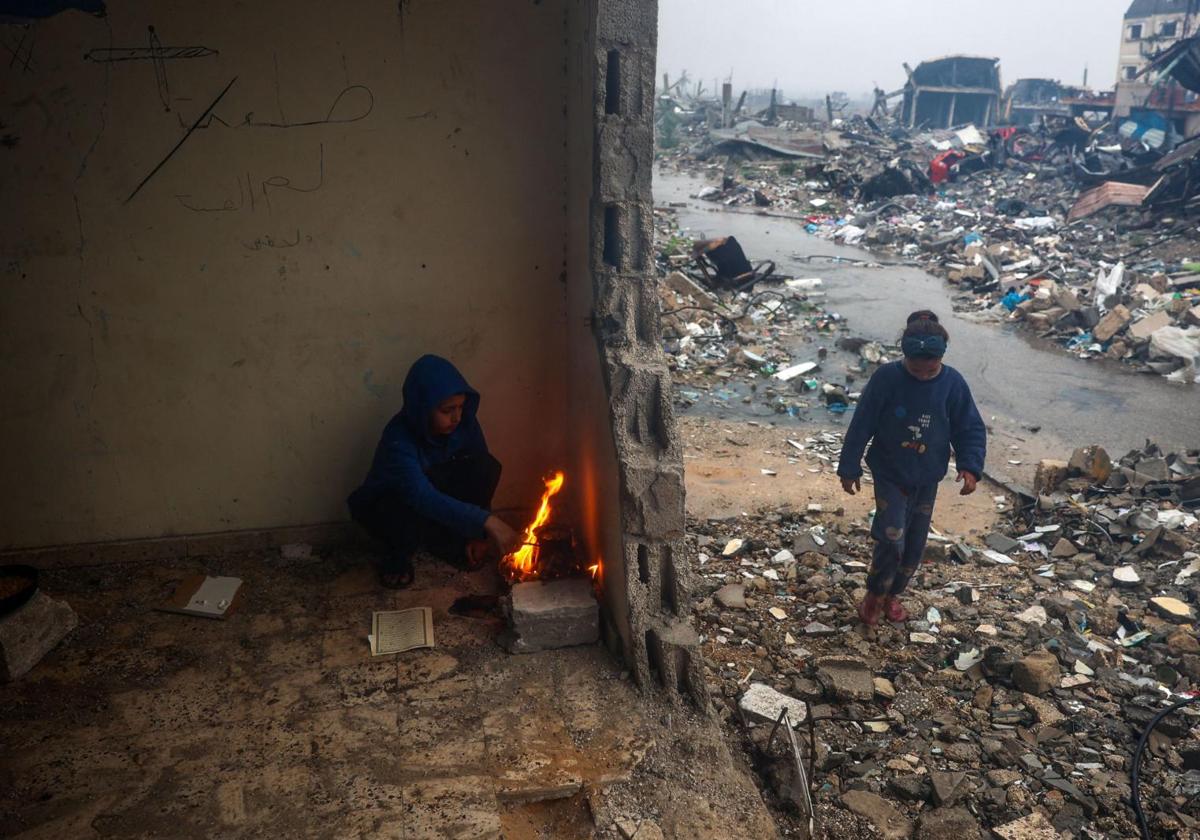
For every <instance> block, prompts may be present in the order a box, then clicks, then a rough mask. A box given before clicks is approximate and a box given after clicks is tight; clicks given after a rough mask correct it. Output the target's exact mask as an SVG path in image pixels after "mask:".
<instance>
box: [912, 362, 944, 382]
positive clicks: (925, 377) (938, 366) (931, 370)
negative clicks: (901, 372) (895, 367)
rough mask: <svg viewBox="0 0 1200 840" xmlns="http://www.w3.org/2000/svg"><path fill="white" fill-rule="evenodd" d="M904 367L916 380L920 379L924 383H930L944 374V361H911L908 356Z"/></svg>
mask: <svg viewBox="0 0 1200 840" xmlns="http://www.w3.org/2000/svg"><path fill="white" fill-rule="evenodd" d="M904 367H905V369H906V370H907V371H908V372H909V373H911V374H912V375H913V377H914V378H916V379H920V380H921V381H922V382H928V381H929V380H930V379H933V378H934V377H936V376H937V375H938V374H939V373H941V372H942V360H941V359H910V358H909V357H908V356H905V357H904Z"/></svg>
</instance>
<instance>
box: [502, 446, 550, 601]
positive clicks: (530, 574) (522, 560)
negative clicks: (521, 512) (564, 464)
mask: <svg viewBox="0 0 1200 840" xmlns="http://www.w3.org/2000/svg"><path fill="white" fill-rule="evenodd" d="M565 479H566V476H564V475H563V473H562V471H561V470H560V471H559V472H556V473H555V474H554V475H552V476H550V477H549V478H547V479H545V482H546V492H544V493H542V503H541V505H539V506H538V512H537V516H535V517H534V518H533V521H532V522H530V523H529V527H528V528H526V529H525V533H524V534H522V536H521V547H520V548H518V549H517V550H516V551H514V552H512V553H511V554H507V555H505V557H504V560H503V562H502V563H501V566H503V567H505V576H506V577H507V578H508V579H509V580H528V579H530V578H534V577H537V573H538V570H537V569H536V568H535V567H534V563H535V561H536V560H537V549H538V537H537V532H538V530H540V529H541V527H542V526H543V525H545V524H546V521H547V520H548V519H549V518H550V499H551V497H553V496H554V495H555V494H557V493H558V491H559V490H561V489H562V486H563V481H564V480H565Z"/></svg>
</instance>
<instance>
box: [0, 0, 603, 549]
mask: <svg viewBox="0 0 1200 840" xmlns="http://www.w3.org/2000/svg"><path fill="white" fill-rule="evenodd" d="M574 5H575V4H574V3H573V2H571V0H557V1H556V2H554V1H551V0H548V1H547V2H541V3H519V4H507V3H506V4H498V3H491V2H487V0H444V1H443V2H431V1H429V2H401V3H399V4H397V3H395V2H391V0H370V2H362V3H353V4H329V3H323V2H317V0H300V1H299V2H296V3H290V4H287V5H286V6H285V5H283V4H278V3H273V2H272V3H267V2H262V3H252V4H245V3H235V2H231V0H219V2H214V3H209V4H201V5H196V4H171V5H170V6H169V7H163V6H162V5H161V4H151V3H148V2H129V3H122V4H111V6H110V8H109V14H108V16H107V17H106V18H99V17H93V16H90V15H87V14H84V13H82V12H77V11H67V12H64V13H61V14H58V15H56V16H54V17H51V18H48V19H45V20H41V21H36V22H33V23H32V24H30V25H29V26H18V25H13V24H4V25H3V28H4V36H5V39H6V43H8V44H10V45H15V46H14V50H13V56H10V57H12V59H13V60H12V61H6V62H5V63H4V65H3V66H0V76H2V78H3V91H4V92H3V101H2V103H0V107H2V114H0V121H2V122H3V123H4V128H3V134H4V135H6V139H5V143H4V146H3V148H0V190H2V191H3V196H4V203H5V206H6V207H7V208H9V213H8V214H7V221H8V224H6V225H5V226H4V229H3V230H2V231H0V253H2V254H3V257H4V260H3V272H4V283H3V287H2V288H3V291H2V292H0V294H2V296H3V297H2V301H3V303H2V307H0V309H2V313H3V314H2V315H0V319H2V320H0V377H2V381H3V382H4V386H5V388H4V391H5V394H6V395H7V399H6V401H5V402H6V405H5V408H4V410H3V413H2V414H0V463H3V465H4V469H3V470H2V471H0V499H2V500H3V501H0V521H3V523H4V527H3V529H2V531H0V546H2V547H7V548H12V547H31V546H45V545H56V544H62V543H81V542H93V541H103V540H118V539H129V538H137V537H153V536H163V535H179V534H196V533H203V532H215V531H231V530H238V529H256V528H267V527H277V526H284V525H294V524H311V523H320V522H330V521H340V520H344V519H345V515H346V514H345V509H344V505H343V500H344V498H345V496H346V494H347V493H348V492H349V491H350V490H351V489H353V487H354V486H355V485H356V484H357V482H358V481H359V480H361V478H362V476H363V474H364V473H365V471H366V468H367V465H368V463H369V460H370V457H371V453H372V450H373V448H374V445H375V442H376V440H377V438H378V435H379V432H380V429H381V428H382V426H383V425H384V423H385V422H386V421H387V419H388V418H389V417H390V416H391V415H392V414H393V413H394V412H395V411H397V410H398V409H399V407H400V405H401V393H400V391H401V384H402V382H403V377H404V375H405V372H406V370H407V368H408V366H409V364H410V363H411V362H412V361H413V360H414V359H415V358H416V357H417V356H419V355H420V354H421V353H424V352H435V353H440V354H443V355H445V356H447V357H449V358H451V359H453V360H454V361H455V362H456V363H457V364H458V365H459V366H460V367H461V369H462V370H463V372H464V373H465V375H466V376H467V378H468V379H469V380H470V381H471V382H473V383H474V384H475V385H476V387H478V388H479V389H480V390H482V391H483V394H484V397H483V403H482V410H481V416H482V420H483V423H484V426H485V428H486V430H487V433H488V439H489V443H490V444H491V446H492V448H493V450H494V451H496V453H497V455H498V456H499V457H500V459H501V460H502V461H503V462H504V463H505V466H506V469H505V474H504V481H503V483H502V485H501V489H500V494H499V496H500V498H499V500H498V501H499V503H501V504H521V505H528V504H529V503H530V502H531V501H532V499H533V498H536V494H537V492H539V491H540V483H539V481H538V479H539V477H540V476H541V474H542V473H543V472H545V471H546V470H547V469H549V468H551V467H553V466H555V465H557V464H560V463H563V462H565V460H566V453H567V447H566V444H565V430H566V429H567V428H568V422H567V419H568V408H567V404H566V401H565V400H564V399H563V394H564V392H565V390H566V385H565V382H566V377H567V374H568V365H567V356H568V354H567V352H566V350H567V325H566V318H565V314H566V309H565V307H566V295H565V290H564V283H563V276H562V275H563V265H562V263H563V249H564V242H565V241H566V220H565V214H564V200H565V193H566V179H565V176H564V173H565V171H566V154H567V152H566V147H565V142H566V136H565V134H566V128H565V120H564V106H565V100H566V77H565V72H564V68H565V66H566V62H567V61H568V47H569V44H570V41H571V39H570V38H569V37H568V35H567V33H566V32H565V28H566V26H567V25H568V21H567V14H568V10H569V9H573V8H574ZM589 375H593V376H594V375H595V374H594V373H593V374H589Z"/></svg>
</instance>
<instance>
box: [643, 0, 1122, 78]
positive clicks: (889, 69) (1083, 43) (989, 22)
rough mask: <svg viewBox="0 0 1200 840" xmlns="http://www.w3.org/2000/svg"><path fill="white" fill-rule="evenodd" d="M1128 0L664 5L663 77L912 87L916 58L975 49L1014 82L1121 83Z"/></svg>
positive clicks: (665, 0)
mask: <svg viewBox="0 0 1200 840" xmlns="http://www.w3.org/2000/svg"><path fill="white" fill-rule="evenodd" d="M1129 3H1130V0H953V1H951V0H940V1H939V2H935V0H821V2H809V0H659V24H658V76H659V80H660V83H661V79H662V74H663V71H666V72H668V73H670V74H671V79H672V80H674V79H675V78H676V77H677V76H678V75H679V72H680V71H681V70H684V69H686V70H687V71H688V75H689V76H690V77H691V78H692V79H703V80H704V82H705V87H707V88H710V89H711V87H712V82H713V79H714V78H720V79H724V78H725V77H727V76H728V75H729V73H730V71H731V70H732V71H733V87H734V96H737V94H738V93H739V92H740V91H741V90H742V88H743V87H750V88H758V87H763V88H769V87H771V84H772V82H773V81H775V80H778V86H779V87H780V88H782V89H783V90H784V91H785V92H786V93H787V94H789V95H792V96H796V95H804V94H806V93H820V94H824V93H826V92H829V91H834V90H842V91H845V92H846V93H848V94H850V95H851V96H852V97H857V96H858V95H859V94H862V93H864V92H868V91H870V90H871V88H872V87H873V85H874V83H878V84H879V85H880V86H881V87H883V88H885V89H886V90H888V91H892V90H895V89H896V88H899V87H900V86H901V85H902V84H903V83H904V78H905V76H904V68H902V67H901V66H900V63H901V62H903V61H907V62H908V63H909V65H911V66H914V67H915V66H916V65H917V64H918V63H919V62H921V61H923V60H924V59H927V58H937V57H939V56H943V55H952V54H955V53H965V54H971V55H986V56H994V57H996V58H999V59H1000V77H1001V80H1002V81H1003V83H1004V84H1005V85H1008V84H1009V83H1010V82H1012V81H1014V80H1016V79H1020V78H1025V77H1030V76H1036V77H1045V78H1054V79H1059V80H1061V81H1063V82H1065V83H1068V84H1076V85H1077V84H1080V83H1081V82H1082V80H1083V68H1084V65H1087V67H1088V84H1089V86H1090V87H1093V88H1111V87H1112V86H1113V84H1114V83H1115V81H1116V75H1117V49H1118V47H1119V45H1120V39H1121V32H1122V26H1121V20H1122V16H1123V15H1124V14H1125V10H1126V9H1128V8H1129Z"/></svg>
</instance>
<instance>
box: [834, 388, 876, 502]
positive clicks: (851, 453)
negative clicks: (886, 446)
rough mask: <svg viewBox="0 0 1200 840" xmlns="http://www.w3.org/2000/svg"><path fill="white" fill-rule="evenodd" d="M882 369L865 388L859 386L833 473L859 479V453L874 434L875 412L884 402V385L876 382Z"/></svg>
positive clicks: (860, 467) (860, 471) (860, 453)
mask: <svg viewBox="0 0 1200 840" xmlns="http://www.w3.org/2000/svg"><path fill="white" fill-rule="evenodd" d="M882 370H883V368H880V369H879V370H877V371H875V373H874V374H872V375H871V379H870V380H869V381H868V382H867V387H865V388H863V392H862V396H860V397H859V398H858V405H857V406H856V407H855V409H854V416H853V417H852V418H851V419H850V428H849V429H847V430H846V437H845V439H844V440H843V442H842V454H841V457H840V458H838V467H837V474H838V476H839V477H841V478H844V479H847V480H849V481H855V480H857V479H859V478H862V474H863V470H862V457H863V452H865V451H866V449H867V444H868V443H870V442H871V438H872V437H874V436H875V429H876V427H877V426H878V424H879V412H880V410H881V408H882V407H883V402H884V395H883V394H882V391H883V390H884V385H883V383H882V382H880V372H881V371H882Z"/></svg>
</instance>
